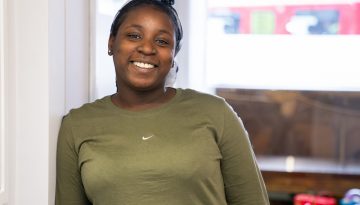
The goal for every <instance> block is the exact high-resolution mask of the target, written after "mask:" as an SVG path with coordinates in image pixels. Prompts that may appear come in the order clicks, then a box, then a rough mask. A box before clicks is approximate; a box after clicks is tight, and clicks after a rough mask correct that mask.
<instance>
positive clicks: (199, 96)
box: [182, 89, 225, 105]
mask: <svg viewBox="0 0 360 205" xmlns="http://www.w3.org/2000/svg"><path fill="white" fill-rule="evenodd" d="M182 95H183V99H185V100H190V101H194V102H196V103H200V104H203V103H204V104H210V105H224V103H225V99H224V98H222V97H219V96H216V95H214V94H209V93H205V92H201V91H197V90H193V89H182Z"/></svg>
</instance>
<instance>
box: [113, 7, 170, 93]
mask: <svg viewBox="0 0 360 205" xmlns="http://www.w3.org/2000/svg"><path fill="white" fill-rule="evenodd" d="M109 49H110V50H111V51H112V52H113V60H114V64H115V70H116V78H117V83H118V86H119V89H120V90H121V89H131V90H136V91H147V90H154V89H163V88H164V82H165V78H166V75H167V74H168V72H169V70H170V68H171V67H172V64H173V60H174V55H175V31H174V27H173V24H172V22H171V20H170V17H169V16H168V15H167V14H166V13H164V12H162V11H161V10H159V9H156V8H155V7H152V6H140V7H138V8H135V9H134V10H132V11H130V12H129V13H128V14H127V16H126V18H125V20H124V21H123V23H122V24H121V25H120V27H119V29H118V32H117V35H116V36H110V39H109Z"/></svg>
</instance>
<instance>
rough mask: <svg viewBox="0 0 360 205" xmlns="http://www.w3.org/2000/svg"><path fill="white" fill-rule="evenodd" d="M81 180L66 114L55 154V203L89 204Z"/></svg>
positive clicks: (66, 204) (59, 204) (61, 204)
mask: <svg viewBox="0 0 360 205" xmlns="http://www.w3.org/2000/svg"><path fill="white" fill-rule="evenodd" d="M90 204H91V203H90V202H89V201H88V199H87V197H86V194H85V191H84V187H83V184H82V181H81V175H80V170H79V165H78V153H77V151H76V148H75V143H74V138H73V134H72V131H71V120H70V117H69V116H67V117H65V118H64V119H63V122H62V124H61V128H60V132H59V136H58V144H57V156H56V196H55V205H90Z"/></svg>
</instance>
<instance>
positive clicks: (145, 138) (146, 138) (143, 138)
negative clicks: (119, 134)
mask: <svg viewBox="0 0 360 205" xmlns="http://www.w3.org/2000/svg"><path fill="white" fill-rule="evenodd" d="M152 137H154V135H150V136H148V137H145V136H143V137H142V140H148V139H150V138H152Z"/></svg>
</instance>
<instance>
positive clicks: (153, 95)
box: [111, 88, 176, 111]
mask: <svg viewBox="0 0 360 205" xmlns="http://www.w3.org/2000/svg"><path fill="white" fill-rule="evenodd" d="M175 94H176V90H175V89H174V88H164V89H163V90H154V91H129V90H126V89H119V90H118V91H117V93H115V94H114V95H113V96H111V100H112V102H113V103H114V104H115V105H116V106H118V107H120V108H123V109H127V110H134V111H139V110H146V109H150V108H155V107H158V106H160V105H162V104H164V103H166V102H168V101H169V100H170V99H172V98H173V97H174V96H175Z"/></svg>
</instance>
